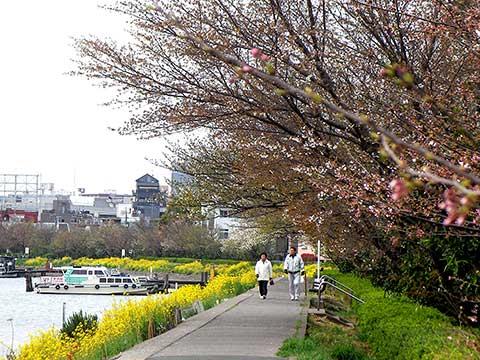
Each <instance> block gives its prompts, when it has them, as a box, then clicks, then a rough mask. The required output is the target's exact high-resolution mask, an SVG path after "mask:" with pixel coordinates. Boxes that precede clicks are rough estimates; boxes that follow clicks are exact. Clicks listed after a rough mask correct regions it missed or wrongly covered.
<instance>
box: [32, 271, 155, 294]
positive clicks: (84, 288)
mask: <svg viewBox="0 0 480 360" xmlns="http://www.w3.org/2000/svg"><path fill="white" fill-rule="evenodd" d="M60 269H61V270H62V272H63V275H60V276H42V277H41V278H40V282H39V283H37V284H36V285H35V287H36V289H37V293H39V294H75V295H80V294H82V295H146V294H148V288H147V287H146V286H144V285H142V283H141V282H140V281H139V279H138V278H136V277H132V276H130V275H128V274H121V273H118V272H117V271H115V270H112V271H110V270H109V269H107V268H106V267H104V266H67V267H62V268H60Z"/></svg>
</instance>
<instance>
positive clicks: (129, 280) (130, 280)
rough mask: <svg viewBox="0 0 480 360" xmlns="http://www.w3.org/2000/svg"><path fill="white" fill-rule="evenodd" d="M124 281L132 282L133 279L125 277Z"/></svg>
mask: <svg viewBox="0 0 480 360" xmlns="http://www.w3.org/2000/svg"><path fill="white" fill-rule="evenodd" d="M123 282H124V283H131V282H132V279H128V278H124V279H123Z"/></svg>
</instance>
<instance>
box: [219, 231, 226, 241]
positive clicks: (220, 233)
mask: <svg viewBox="0 0 480 360" xmlns="http://www.w3.org/2000/svg"><path fill="white" fill-rule="evenodd" d="M218 237H219V238H220V240H226V239H228V229H219V230H218Z"/></svg>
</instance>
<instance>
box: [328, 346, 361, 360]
mask: <svg viewBox="0 0 480 360" xmlns="http://www.w3.org/2000/svg"><path fill="white" fill-rule="evenodd" d="M331 356H332V358H333V359H335V360H364V359H367V357H366V356H365V354H364V353H363V352H362V351H360V350H359V349H357V348H356V347H354V346H353V345H352V344H339V345H336V346H335V347H334V348H333V350H332V352H331Z"/></svg>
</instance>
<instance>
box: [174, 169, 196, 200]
mask: <svg viewBox="0 0 480 360" xmlns="http://www.w3.org/2000/svg"><path fill="white" fill-rule="evenodd" d="M191 181H192V177H191V176H190V175H187V174H184V173H181V172H179V171H172V178H171V181H170V187H171V195H172V196H176V195H178V194H179V192H180V188H181V187H182V186H185V185H188V184H189V183H190V182H191Z"/></svg>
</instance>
